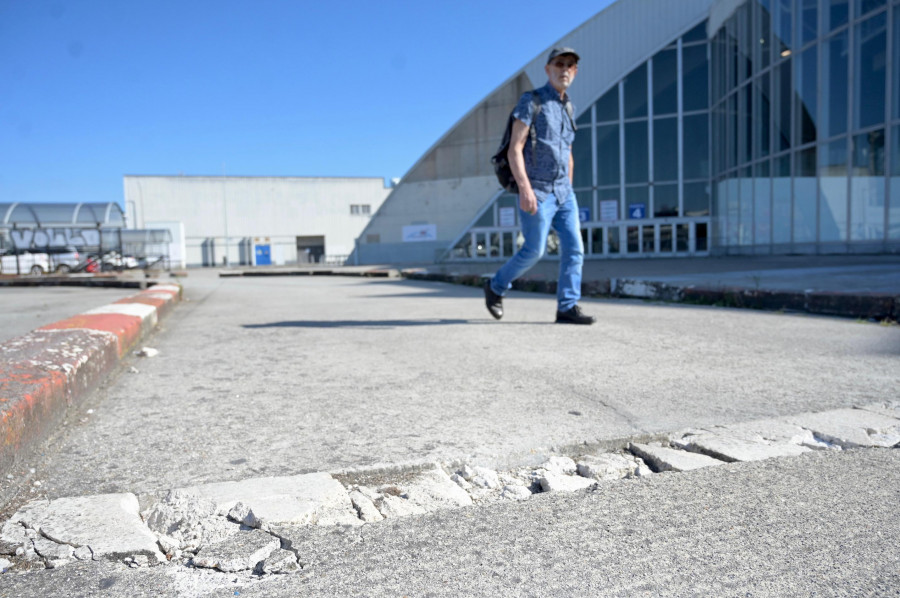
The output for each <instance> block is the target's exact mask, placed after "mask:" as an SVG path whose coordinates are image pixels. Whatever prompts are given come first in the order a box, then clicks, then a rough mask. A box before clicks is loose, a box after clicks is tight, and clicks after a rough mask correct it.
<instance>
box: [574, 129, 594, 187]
mask: <svg viewBox="0 0 900 598" xmlns="http://www.w3.org/2000/svg"><path fill="white" fill-rule="evenodd" d="M572 159H573V160H574V167H575V170H574V172H573V173H572V175H573V177H572V184H573V185H574V186H575V187H576V188H577V187H590V186H591V185H592V184H593V182H592V175H591V171H592V170H593V166H592V165H591V129H590V128H589V127H588V128H585V129H581V130H579V131H578V132H577V133H576V134H575V141H574V142H573V143H572Z"/></svg>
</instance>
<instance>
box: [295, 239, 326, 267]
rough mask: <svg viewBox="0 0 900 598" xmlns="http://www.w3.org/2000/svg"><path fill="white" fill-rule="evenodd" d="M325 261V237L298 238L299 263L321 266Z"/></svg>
mask: <svg viewBox="0 0 900 598" xmlns="http://www.w3.org/2000/svg"><path fill="white" fill-rule="evenodd" d="M324 260H325V237H324V236H309V237H297V263H298V264H319V263H322V262H323V261H324Z"/></svg>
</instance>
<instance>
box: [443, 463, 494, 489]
mask: <svg viewBox="0 0 900 598" xmlns="http://www.w3.org/2000/svg"><path fill="white" fill-rule="evenodd" d="M459 475H461V476H462V477H463V479H464V480H465V481H466V482H468V483H470V484H471V485H473V486H476V487H478V488H488V489H492V490H493V489H497V488H500V478H498V477H497V472H496V471H494V470H493V469H488V468H487V467H472V466H469V465H466V466H464V467H463V468H462V469H461V470H460V471H459ZM454 481H457V480H454ZM457 483H459V482H458V481H457ZM460 486H461V487H463V486H462V485H461V484H460ZM463 489H466V490H467V488H465V487H463Z"/></svg>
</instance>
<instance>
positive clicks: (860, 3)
mask: <svg viewBox="0 0 900 598" xmlns="http://www.w3.org/2000/svg"><path fill="white" fill-rule="evenodd" d="M884 3H885V0H854V8H853V14H854V15H855V16H857V17H861V16H862V15H864V14H866V13H867V12H870V11H873V10H875V9H876V8H881V7H882V6H884Z"/></svg>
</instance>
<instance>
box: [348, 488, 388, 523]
mask: <svg viewBox="0 0 900 598" xmlns="http://www.w3.org/2000/svg"><path fill="white" fill-rule="evenodd" d="M350 502H351V503H352V504H353V508H354V509H356V513H357V515H359V518H360V519H361V520H363V521H365V522H366V523H374V522H376V521H381V520H382V519H384V517H383V516H382V515H381V513H379V512H378V507H376V506H375V503H374V502H373V501H372V499H370V498H369V497H368V496H366V495H365V494H363V493H362V492H360V491H359V490H352V491H351V492H350Z"/></svg>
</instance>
